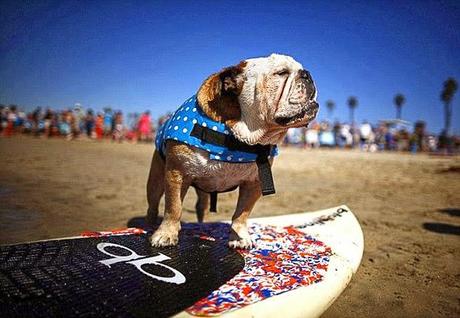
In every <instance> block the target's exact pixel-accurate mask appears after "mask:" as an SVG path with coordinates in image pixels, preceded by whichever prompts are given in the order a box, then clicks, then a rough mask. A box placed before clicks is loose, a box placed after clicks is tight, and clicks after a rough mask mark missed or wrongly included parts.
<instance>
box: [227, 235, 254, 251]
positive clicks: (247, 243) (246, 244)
mask: <svg viewBox="0 0 460 318" xmlns="http://www.w3.org/2000/svg"><path fill="white" fill-rule="evenodd" d="M228 246H230V247H231V248H235V249H236V248H239V249H245V250H249V249H251V248H252V247H253V244H252V241H251V239H250V238H242V239H238V240H232V241H228Z"/></svg>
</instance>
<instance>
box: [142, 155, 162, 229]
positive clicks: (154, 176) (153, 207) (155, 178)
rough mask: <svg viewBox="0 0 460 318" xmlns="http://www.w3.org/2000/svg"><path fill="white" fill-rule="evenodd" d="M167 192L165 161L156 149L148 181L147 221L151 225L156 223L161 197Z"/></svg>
mask: <svg viewBox="0 0 460 318" xmlns="http://www.w3.org/2000/svg"><path fill="white" fill-rule="evenodd" d="M164 192H165V163H164V161H163V159H162V158H161V156H160V153H159V152H158V151H157V150H155V152H154V154H153V158H152V164H151V165H150V173H149V179H148V181H147V202H148V204H149V207H148V209H147V217H146V221H147V223H148V224H149V225H152V226H153V225H155V224H156V221H157V217H158V208H159V205H160V200H161V197H162V196H163V194H164Z"/></svg>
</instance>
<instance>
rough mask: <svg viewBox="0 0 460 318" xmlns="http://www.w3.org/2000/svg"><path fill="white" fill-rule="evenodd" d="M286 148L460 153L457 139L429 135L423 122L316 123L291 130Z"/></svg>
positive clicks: (442, 134) (455, 137) (454, 137)
mask: <svg viewBox="0 0 460 318" xmlns="http://www.w3.org/2000/svg"><path fill="white" fill-rule="evenodd" d="M411 128H412V129H411ZM284 144H285V145H296V146H300V147H305V148H319V147H330V148H341V149H344V148H348V149H352V148H360V149H361V150H363V151H369V152H376V151H385V150H387V151H410V152H412V153H416V152H449V153H452V152H456V153H458V152H459V150H460V138H459V137H458V136H453V137H452V136H448V135H447V134H446V132H445V131H443V132H442V133H441V134H440V135H438V136H436V135H434V134H431V133H428V132H427V131H426V124H425V122H423V121H417V122H416V123H415V124H414V126H413V127H410V124H409V123H407V122H404V121H401V120H387V121H380V122H379V123H378V124H377V125H375V126H374V125H371V124H370V123H369V122H367V121H364V122H363V123H362V124H361V125H350V124H348V123H340V122H335V123H334V124H331V123H330V122H328V121H323V122H313V123H311V124H310V125H309V126H308V128H307V127H303V128H294V129H290V130H289V131H288V134H287V135H286V138H285V140H284Z"/></svg>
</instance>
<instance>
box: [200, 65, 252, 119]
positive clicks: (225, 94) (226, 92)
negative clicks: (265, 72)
mask: <svg viewBox="0 0 460 318" xmlns="http://www.w3.org/2000/svg"><path fill="white" fill-rule="evenodd" d="M245 66H246V61H242V62H240V63H239V64H238V65H236V66H231V67H227V68H224V69H223V70H222V71H220V72H219V73H216V74H213V75H211V76H210V77H208V78H207V79H206V80H205V81H204V83H203V84H202V85H201V87H200V89H199V90H198V95H197V99H198V104H199V105H200V106H201V108H202V109H203V111H204V113H205V114H206V115H207V116H209V117H210V118H211V119H213V120H215V121H219V122H223V123H230V122H231V121H235V120H238V119H239V118H240V117H241V108H240V104H239V102H238V95H239V94H240V93H241V90H242V89H243V85H244V79H243V78H242V77H241V74H242V72H243V69H244V67H245Z"/></svg>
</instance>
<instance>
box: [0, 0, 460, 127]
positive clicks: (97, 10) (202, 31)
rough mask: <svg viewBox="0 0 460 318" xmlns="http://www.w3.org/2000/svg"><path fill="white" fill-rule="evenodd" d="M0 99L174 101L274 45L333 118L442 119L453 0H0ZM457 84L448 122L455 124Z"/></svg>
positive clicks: (453, 62)
mask: <svg viewBox="0 0 460 318" xmlns="http://www.w3.org/2000/svg"><path fill="white" fill-rule="evenodd" d="M0 18H1V21H2V23H1V27H0V76H1V79H2V80H1V81H0V103H3V104H9V103H16V104H19V105H21V106H24V107H25V108H27V109H31V108H32V107H34V106H38V105H40V106H51V107H54V108H64V107H69V106H72V105H73V104H74V103H76V102H80V103H81V104H83V105H84V106H86V107H92V108H94V109H102V108H103V107H104V106H107V105H111V106H112V107H113V108H116V109H122V110H124V111H125V112H132V111H138V112H140V111H143V110H145V109H150V110H151V112H152V114H153V116H155V117H156V116H158V115H159V114H162V113H164V112H166V111H168V110H173V109H175V108H176V107H177V106H178V105H179V104H180V103H181V102H182V101H184V100H185V99H186V98H188V97H189V96H191V95H192V94H194V93H195V92H196V90H197V88H198V87H199V85H200V84H201V82H202V81H203V79H204V78H206V77H207V76H208V75H209V74H211V73H213V72H215V71H218V70H219V69H221V68H222V67H224V66H229V65H233V64H236V63H238V62H239V61H240V60H242V59H245V58H249V57H257V56H264V55H269V54H271V53H273V52H277V53H285V54H289V55H292V56H293V57H295V58H296V59H297V60H298V61H299V62H301V63H302V64H303V65H304V67H305V68H307V69H308V70H310V72H311V74H312V76H313V78H314V79H315V81H316V84H317V86H318V90H319V101H320V104H321V105H323V108H322V110H321V111H320V118H325V117H328V116H327V115H328V114H327V111H326V109H325V107H324V102H325V101H326V100H328V99H332V100H334V101H335V103H336V105H337V106H336V111H335V112H334V115H333V118H338V119H340V120H342V121H344V120H347V119H348V109H347V106H346V100H347V98H348V97H349V96H350V95H354V96H357V98H358V101H359V105H358V108H357V111H356V117H357V120H358V121H359V122H360V121H362V120H364V119H367V120H370V121H372V122H375V121H376V120H378V119H382V118H392V117H394V116H395V108H394V105H393V97H394V95H395V94H396V93H398V92H401V93H403V94H404V95H405V96H406V104H405V105H404V108H403V112H402V114H403V118H404V119H407V120H410V121H414V120H417V119H422V120H425V121H427V123H428V127H429V130H431V131H433V132H439V131H440V130H441V128H442V126H443V112H442V110H443V108H442V103H441V102H440V100H439V95H440V92H441V90H442V83H443V81H444V80H446V79H447V78H448V77H449V76H452V77H454V78H456V79H457V81H460V31H459V30H460V4H459V2H458V1H457V2H456V1H436V2H430V1H414V2H412V1H394V2H393V1H375V2H374V1H356V2H352V3H350V1H343V2H342V1H322V2H319V1H318V2H316V1H300V2H294V1H273V2H272V1H244V2H241V3H236V2H224V1H193V2H192V1H184V2H175V1H164V2H163V1H145V2H142V1H139V2H129V3H128V2H123V1H113V2H111V1H91V2H90V1H75V2H72V1H40V2H38V1H23V2H21V1H2V2H1V4H0ZM459 105H460V92H457V95H456V96H455V98H454V105H453V106H454V118H453V127H454V131H456V132H457V133H460V107H459Z"/></svg>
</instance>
